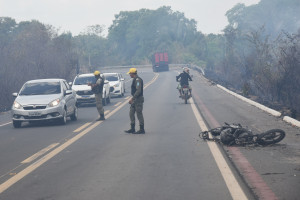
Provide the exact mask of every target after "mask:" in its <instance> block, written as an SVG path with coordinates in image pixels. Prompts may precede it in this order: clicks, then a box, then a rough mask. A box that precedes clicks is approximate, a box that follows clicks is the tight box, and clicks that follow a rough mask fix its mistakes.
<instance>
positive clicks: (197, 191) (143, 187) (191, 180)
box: [0, 68, 300, 200]
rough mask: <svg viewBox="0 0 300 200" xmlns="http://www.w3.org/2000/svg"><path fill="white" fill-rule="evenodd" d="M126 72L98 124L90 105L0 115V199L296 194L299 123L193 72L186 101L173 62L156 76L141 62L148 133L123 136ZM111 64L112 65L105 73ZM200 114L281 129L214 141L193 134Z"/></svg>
mask: <svg viewBox="0 0 300 200" xmlns="http://www.w3.org/2000/svg"><path fill="white" fill-rule="evenodd" d="M126 70H128V69H118V72H121V73H124V77H126V80H125V81H127V83H126V95H125V97H123V98H113V99H112V100H111V101H112V103H111V104H109V105H107V106H105V107H104V108H105V111H106V116H107V120H105V121H104V122H95V119H96V118H97V111H96V108H95V107H94V106H84V107H80V108H79V117H78V121H75V122H74V121H71V120H68V123H67V124H66V125H64V126H62V125H57V124H56V123H43V124H25V125H24V126H23V127H22V128H20V129H14V128H13V127H12V125H11V124H7V123H8V122H9V120H10V119H9V114H8V113H6V114H2V115H0V199H1V200H2V199H5V200H15V199H22V200H52V199H53V200H54V199H55V200H57V199H59V200H60V199H62V200H69V199H70V200H71V199H72V200H74V199H79V200H81V199H87V200H89V199H91V200H93V199H105V200H107V199H108V200H109V199H112V200H115V199H122V200H127V199H128V200H135V199H143V200H147V199H149V200H150V199H158V200H160V199H178V200H181V199H186V200H187V199H243V197H245V198H246V199H255V198H260V199H274V198H275V199H276V198H278V199H297V198H299V195H300V191H299V190H298V187H299V185H300V146H299V144H300V143H299V142H300V134H299V129H297V128H295V127H291V126H290V125H288V124H286V123H284V122H282V120H281V119H280V118H276V117H273V116H270V115H268V114H267V113H265V112H263V111H261V110H259V109H257V108H256V107H253V106H250V105H248V104H247V103H245V102H242V101H240V100H238V99H236V98H235V97H233V96H231V95H229V94H227V93H226V92H224V91H222V90H221V89H219V88H217V87H215V86H214V85H212V84H211V83H210V82H208V81H207V80H206V79H205V78H203V77H202V76H200V75H199V74H197V73H196V72H193V73H194V78H193V79H194V81H193V82H192V83H191V84H192V87H193V94H194V95H193V100H191V101H190V102H189V104H187V105H185V104H184V103H183V101H182V100H181V99H179V98H178V92H177V90H176V89H175V88H176V85H177V83H176V82H175V76H176V75H177V74H178V72H179V71H178V69H172V70H171V71H170V72H162V73H159V74H154V73H153V72H152V71H151V70H150V69H147V68H141V69H138V72H140V76H141V77H142V78H143V79H144V83H145V86H146V88H145V90H144V96H145V104H144V117H145V130H146V134H145V135H133V134H126V133H124V132H123V131H124V130H125V129H129V116H128V115H129V104H128V103H127V102H128V97H129V96H130V84H131V81H130V78H129V76H128V75H126V74H125V71H126ZM111 71H116V70H107V69H106V70H105V71H103V72H111ZM195 108H196V109H195ZM197 113H199V114H200V115H201V116H202V117H203V120H204V122H205V125H206V126H207V128H213V127H215V126H218V125H221V124H222V123H223V122H225V121H226V122H229V123H233V122H234V123H241V124H243V125H245V126H248V127H249V128H251V129H253V130H254V131H265V130H268V129H272V128H281V129H283V130H285V131H286V133H287V136H286V138H285V139H284V140H283V141H282V142H281V143H280V144H277V145H273V146H269V147H249V146H247V147H224V146H222V145H219V144H217V145H216V147H212V145H215V144H211V143H207V142H205V141H202V140H201V139H200V138H199V137H198V134H199V132H200V131H201V129H203V125H202V126H201V125H199V117H196V115H197ZM214 152H217V153H214ZM218 152H219V153H218ZM223 159H224V161H225V164H226V165H225V164H224V163H222V162H221V161H222V160H223ZM220 163H221V164H220ZM241 163H242V164H241ZM245 163H246V164H245ZM227 165H228V166H227ZM224 168H225V169H224ZM226 170H227V171H226ZM251 177H255V179H253V178H252V179H251ZM232 178H233V179H235V180H236V182H235V181H231V180H232ZM257 180H258V181H257ZM238 188H241V191H242V193H239V192H238V191H236V190H235V189H238ZM240 195H241V196H240ZM243 195H244V196H243Z"/></svg>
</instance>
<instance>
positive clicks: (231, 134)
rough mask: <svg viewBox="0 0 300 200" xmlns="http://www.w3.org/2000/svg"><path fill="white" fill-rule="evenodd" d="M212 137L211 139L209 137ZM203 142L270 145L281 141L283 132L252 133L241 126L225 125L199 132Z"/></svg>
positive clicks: (272, 130) (277, 130)
mask: <svg viewBox="0 0 300 200" xmlns="http://www.w3.org/2000/svg"><path fill="white" fill-rule="evenodd" d="M210 135H211V136H212V138H211V137H210ZM199 136H200V138H202V139H203V140H214V141H221V142H222V143H223V144H225V145H229V146H230V145H249V144H252V145H253V144H254V145H256V144H258V145H262V146H265V145H270V144H275V143H278V142H280V141H281V140H283V138H284V137H285V132H284V131H283V130H281V129H271V130H268V131H266V132H263V133H253V132H252V131H251V130H250V129H248V128H245V127H243V126H242V125H241V124H228V123H226V122H225V124H224V125H223V126H221V127H217V128H213V129H211V130H208V131H203V132H200V134H199Z"/></svg>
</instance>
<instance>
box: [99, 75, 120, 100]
mask: <svg viewBox="0 0 300 200" xmlns="http://www.w3.org/2000/svg"><path fill="white" fill-rule="evenodd" d="M103 75H104V76H105V78H106V80H108V81H109V85H110V88H111V89H110V91H111V95H112V96H120V97H121V96H124V93H125V82H124V80H125V79H124V78H123V76H122V74H120V73H103Z"/></svg>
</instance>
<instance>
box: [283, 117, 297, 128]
mask: <svg viewBox="0 0 300 200" xmlns="http://www.w3.org/2000/svg"><path fill="white" fill-rule="evenodd" d="M283 121H286V122H288V123H290V124H292V125H294V126H298V127H300V121H298V120H296V119H294V118H291V117H289V116H284V117H283Z"/></svg>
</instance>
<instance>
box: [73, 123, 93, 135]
mask: <svg viewBox="0 0 300 200" xmlns="http://www.w3.org/2000/svg"><path fill="white" fill-rule="evenodd" d="M90 124H91V122H88V123H85V124H83V125H82V126H80V127H79V128H77V129H76V130H74V131H73V133H77V132H80V131H81V130H83V129H85V128H86V127H87V126H88V125H90Z"/></svg>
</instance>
